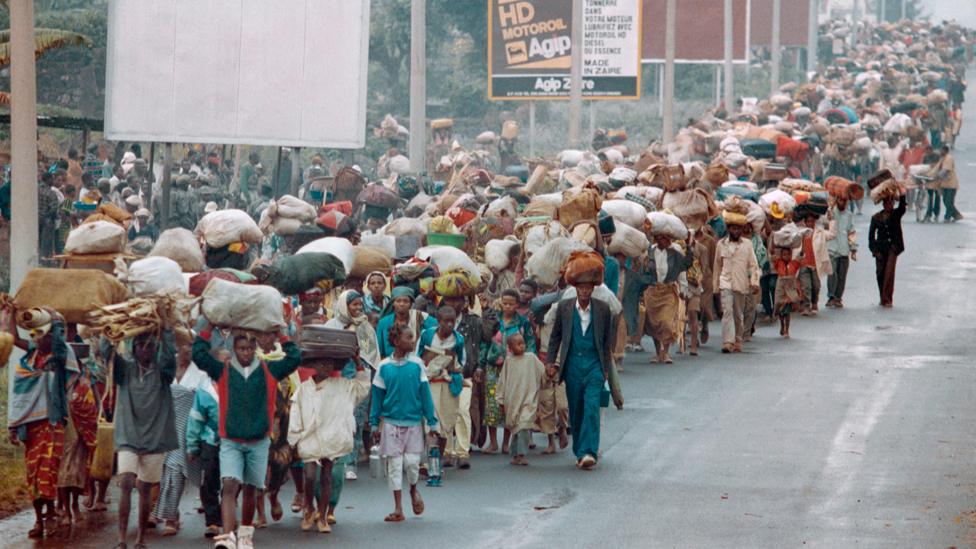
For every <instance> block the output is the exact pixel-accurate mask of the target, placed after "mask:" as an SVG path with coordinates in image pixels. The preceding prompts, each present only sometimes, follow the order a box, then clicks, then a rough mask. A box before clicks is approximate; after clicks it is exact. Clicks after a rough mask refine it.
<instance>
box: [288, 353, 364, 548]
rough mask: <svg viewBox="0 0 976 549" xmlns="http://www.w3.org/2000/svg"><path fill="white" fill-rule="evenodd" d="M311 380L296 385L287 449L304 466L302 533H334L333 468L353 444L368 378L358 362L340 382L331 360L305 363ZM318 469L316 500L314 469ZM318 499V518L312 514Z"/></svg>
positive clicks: (340, 373)
mask: <svg viewBox="0 0 976 549" xmlns="http://www.w3.org/2000/svg"><path fill="white" fill-rule="evenodd" d="M305 366H306V367H310V368H314V369H315V375H314V376H313V377H311V378H310V379H307V380H305V381H303V382H302V384H301V385H299V386H298V390H297V391H296V393H295V396H294V397H292V407H291V410H290V415H289V419H288V444H291V445H292V446H296V447H297V449H298V457H299V458H300V459H301V460H302V462H303V463H304V465H305V467H304V469H305V490H304V493H305V509H304V514H303V516H302V530H303V531H305V532H308V531H310V530H311V529H312V527H313V526H315V527H316V528H318V531H319V532H321V533H324V534H328V533H330V532H332V528H331V527H330V526H329V521H328V516H329V512H328V507H329V499H330V497H331V495H332V465H333V463H335V462H336V460H340V459H343V458H344V457H345V456H347V455H348V454H350V453H351V452H352V449H353V446H354V445H355V436H356V421H355V417H354V414H355V409H356V406H357V405H358V404H359V403H360V402H362V401H363V400H365V398H366V395H367V394H369V373H368V372H367V371H366V370H364V369H363V367H362V365H361V364H360V363H359V360H358V358H357V359H356V377H355V378H353V379H347V378H344V377H342V370H341V368H340V366H341V364H339V361H337V360H335V359H332V358H307V359H306V361H305ZM318 468H321V469H322V470H321V476H320V477H319V493H318V494H317V495H316V490H315V478H316V469H318ZM316 500H317V503H318V513H316V505H315V504H316Z"/></svg>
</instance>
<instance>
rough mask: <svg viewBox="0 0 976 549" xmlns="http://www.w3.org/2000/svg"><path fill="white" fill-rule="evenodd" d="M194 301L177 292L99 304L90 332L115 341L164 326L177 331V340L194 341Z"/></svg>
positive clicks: (90, 315)
mask: <svg viewBox="0 0 976 549" xmlns="http://www.w3.org/2000/svg"><path fill="white" fill-rule="evenodd" d="M193 305H194V302H193V301H188V300H186V299H180V298H179V297H178V296H176V295H173V294H157V295H152V296H148V297H135V298H132V299H129V300H127V301H124V302H122V303H118V304H115V305H107V306H103V307H99V308H97V309H95V310H94V311H92V312H90V313H88V318H87V322H86V324H87V326H88V329H89V333H92V334H93V335H94V334H99V335H102V336H104V337H105V338H106V339H108V340H109V341H111V342H113V343H118V342H119V341H122V340H125V339H130V338H133V337H136V336H138V335H142V334H145V333H158V332H160V331H161V330H162V329H163V328H164V327H168V328H169V329H171V330H173V333H174V334H175V336H176V340H177V342H180V343H190V342H192V340H193V332H192V331H191V330H190V328H189V318H190V315H189V312H190V309H191V308H192V307H193Z"/></svg>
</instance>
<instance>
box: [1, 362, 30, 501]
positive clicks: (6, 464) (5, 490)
mask: <svg viewBox="0 0 976 549" xmlns="http://www.w3.org/2000/svg"><path fill="white" fill-rule="evenodd" d="M7 383H8V372H7V370H6V369H4V368H0V417H3V418H4V419H3V421H2V423H3V425H4V429H3V433H2V436H0V519H2V518H4V517H7V516H10V515H12V514H14V513H17V512H18V511H20V510H22V509H24V508H25V507H27V506H28V505H29V504H30V501H29V498H28V495H27V487H26V482H25V481H24V477H25V473H24V449H23V447H22V446H14V445H13V444H11V443H10V440H9V437H7V429H6V425H7V423H6V417H7Z"/></svg>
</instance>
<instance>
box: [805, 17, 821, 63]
mask: <svg viewBox="0 0 976 549" xmlns="http://www.w3.org/2000/svg"><path fill="white" fill-rule="evenodd" d="M809 4H810V8H809V9H810V18H809V20H808V21H807V72H808V73H813V72H816V70H817V63H818V61H819V57H820V54H819V52H818V51H817V44H818V41H817V38H818V37H817V29H818V28H819V25H818V23H819V21H818V18H819V11H820V10H819V9H818V5H817V0H810V2H809Z"/></svg>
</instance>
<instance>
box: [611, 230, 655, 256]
mask: <svg viewBox="0 0 976 549" xmlns="http://www.w3.org/2000/svg"><path fill="white" fill-rule="evenodd" d="M650 245H651V243H650V241H649V240H647V236H645V235H644V231H640V230H637V229H635V228H633V227H631V226H629V225H623V224H621V225H617V232H615V233H613V238H611V240H610V246H608V247H607V251H609V252H610V253H612V254H624V255H625V256H627V257H640V256H641V255H642V254H643V253H644V252H646V251H647V248H648V247H650Z"/></svg>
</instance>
